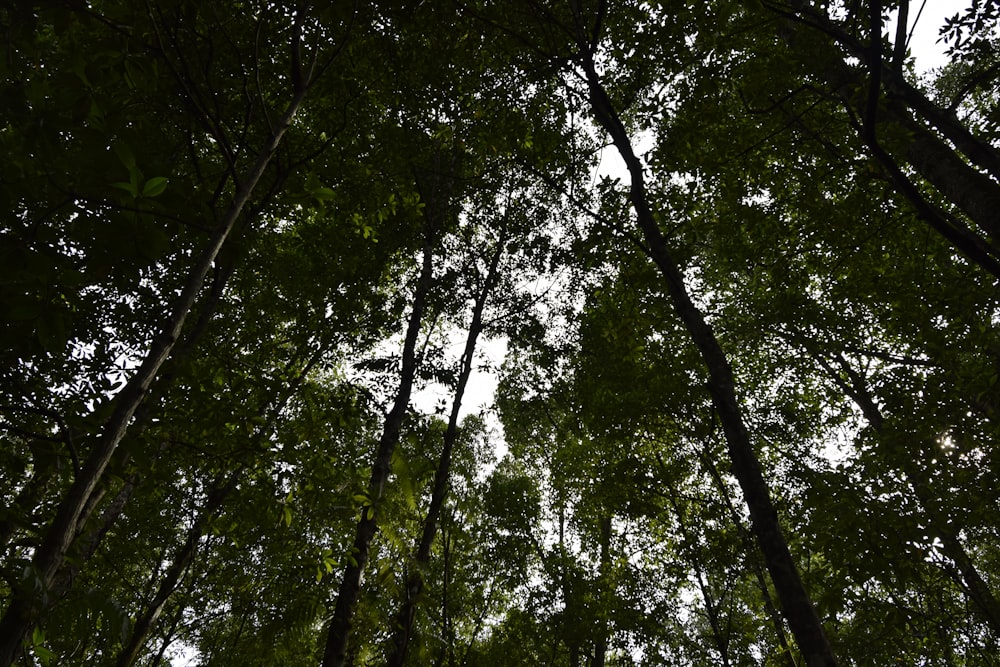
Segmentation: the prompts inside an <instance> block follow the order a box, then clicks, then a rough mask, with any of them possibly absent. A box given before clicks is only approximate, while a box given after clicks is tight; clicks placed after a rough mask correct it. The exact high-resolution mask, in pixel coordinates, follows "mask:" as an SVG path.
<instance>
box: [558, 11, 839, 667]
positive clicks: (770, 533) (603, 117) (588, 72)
mask: <svg viewBox="0 0 1000 667" xmlns="http://www.w3.org/2000/svg"><path fill="white" fill-rule="evenodd" d="M574 4H575V3H574ZM577 9H578V7H577ZM576 14H577V15H579V12H578V11H577V12H576ZM578 29H579V31H580V37H579V38H578V46H579V47H580V51H581V52H580V53H579V54H578V59H579V62H580V65H581V66H582V68H583V70H584V74H585V76H586V80H587V86H588V89H589V93H590V107H591V111H592V112H593V114H594V117H595V118H596V119H597V121H598V123H599V124H600V125H601V127H603V128H604V130H605V131H607V132H608V134H609V135H611V140H612V142H613V143H614V145H615V148H617V149H618V152H619V154H620V155H621V156H622V159H624V161H625V164H626V166H627V167H628V171H629V174H630V176H631V190H630V199H631V201H632V207H633V209H634V210H635V212H636V217H637V223H638V225H639V228H640V230H641V231H642V234H643V238H644V239H645V241H646V244H647V245H648V248H647V250H648V252H649V255H650V257H651V258H652V259H653V261H654V263H655V264H656V266H657V267H658V268H659V270H660V273H661V274H662V276H663V278H664V282H665V283H666V286H667V290H668V293H669V294H670V297H671V299H672V301H673V304H674V309H675V310H676V312H677V314H678V316H679V317H680V319H681V321H682V322H683V324H684V326H685V327H686V328H687V330H688V333H689V334H690V336H691V339H692V340H693V342H694V344H695V346H696V347H697V349H698V351H699V353H700V354H701V357H702V360H703V361H704V363H705V366H706V368H707V370H708V375H709V381H708V388H709V391H710V393H711V395H712V400H713V402H714V404H715V407H716V410H717V412H718V414H719V419H720V421H721V422H722V428H723V432H724V433H725V436H726V442H727V444H728V446H729V456H730V459H731V460H732V469H733V474H734V475H735V476H736V479H737V480H738V481H739V483H740V488H741V489H742V490H743V496H744V498H745V499H746V503H747V507H748V509H749V510H750V519H751V524H752V528H753V532H754V535H755V537H756V538H757V544H758V546H759V547H760V549H761V551H762V552H763V554H764V561H765V563H766V565H767V569H768V572H769V574H770V575H771V581H772V582H773V583H774V587H775V590H776V591H777V593H778V599H779V600H780V601H781V606H782V611H783V612H784V614H785V617H786V618H787V620H788V625H789V627H790V628H791V630H792V634H793V635H794V637H795V639H796V642H797V643H798V645H799V649H800V650H801V651H802V654H803V656H804V657H805V660H806V664H807V665H808V667H832V666H833V665H836V664H837V659H836V657H835V656H834V654H833V649H832V648H831V647H830V643H829V641H828V640H827V638H826V633H825V632H824V631H823V625H822V624H821V623H820V620H819V616H818V615H817V613H816V609H815V607H813V604H812V600H811V599H810V597H809V593H808V592H807V591H806V589H805V586H804V584H803V583H802V578H801V576H800V575H799V571H798V568H797V567H796V566H795V562H794V560H793V559H792V555H791V552H790V551H789V549H788V542H787V541H786V540H785V536H784V533H783V532H782V529H781V525H780V523H779V522H778V514H777V511H776V510H775V508H774V504H773V503H772V501H771V496H770V489H769V488H768V486H767V482H766V481H765V480H764V475H763V473H762V471H761V467H760V462H759V461H758V460H757V454H756V452H755V451H754V449H753V445H752V443H751V442H750V434H749V433H748V432H747V429H746V426H745V425H744V423H743V415H742V411H741V409H740V405H739V401H738V399H737V397H736V386H735V381H734V378H733V372H732V369H731V368H730V366H729V361H728V359H727V358H726V355H725V353H724V352H723V350H722V347H721V345H720V344H719V341H718V340H717V339H716V337H715V333H714V332H713V331H712V328H711V327H710V326H709V325H708V323H707V322H706V321H705V318H704V316H703V315H702V314H701V312H700V311H699V310H698V308H697V307H696V306H695V305H694V303H693V302H692V301H691V297H690V295H689V294H688V291H687V287H686V286H685V284H684V279H683V276H682V275H681V272H680V269H679V268H678V266H677V264H676V262H675V261H674V259H673V256H672V255H671V254H670V251H669V250H668V248H667V244H666V241H665V239H664V237H663V234H662V232H661V231H660V228H659V225H657V223H656V220H655V218H654V217H653V213H652V209H651V208H650V206H649V202H648V201H647V198H646V185H645V181H644V176H643V167H642V163H641V162H640V161H639V159H638V158H637V157H636V155H635V152H634V150H633V149H632V143H631V140H630V138H629V135H628V132H627V131H626V130H625V126H624V125H623V124H622V122H621V118H620V117H619V115H618V112H617V110H616V109H615V108H614V106H613V105H612V103H611V100H610V98H609V97H608V94H607V92H606V91H605V89H604V87H603V85H602V84H601V80H600V77H599V76H598V74H597V70H596V67H595V65H594V54H593V50H592V48H591V45H590V40H589V39H588V38H586V37H584V35H585V34H586V33H585V31H584V30H583V28H582V26H578Z"/></svg>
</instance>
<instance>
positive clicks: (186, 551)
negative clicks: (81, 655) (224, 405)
mask: <svg viewBox="0 0 1000 667" xmlns="http://www.w3.org/2000/svg"><path fill="white" fill-rule="evenodd" d="M242 472H243V469H242V468H240V469H238V470H236V471H234V472H233V473H231V474H230V475H229V477H228V479H226V480H225V481H224V482H223V481H221V480H220V482H217V483H215V484H213V485H212V489H211V490H210V491H209V492H208V502H207V503H206V504H205V507H203V508H202V510H201V514H200V515H199V516H198V519H197V520H196V521H195V522H194V525H193V526H191V528H190V529H189V530H188V534H187V538H186V539H185V541H184V544H183V545H181V548H180V549H179V550H178V551H177V553H175V554H174V557H173V559H172V561H171V563H170V566H169V567H168V568H167V571H166V572H165V573H164V575H163V578H162V579H161V580H160V585H159V587H158V588H157V590H156V594H155V595H154V596H153V599H152V600H151V601H150V602H149V604H148V605H146V608H145V609H144V610H143V611H142V613H141V614H139V616H138V618H136V620H135V622H134V623H133V624H132V632H131V633H130V635H129V638H128V641H127V642H126V643H125V647H124V648H123V649H122V651H121V653H119V654H118V658H117V660H116V661H115V665H116V667H129V666H130V665H132V664H133V663H134V662H135V661H136V659H137V658H138V657H139V652H140V651H141V650H142V648H143V646H145V644H146V639H147V638H148V637H149V633H150V632H151V631H152V629H153V625H154V624H155V623H156V621H157V620H158V619H159V618H160V614H162V613H163V609H164V608H165V607H166V605H167V601H168V600H169V599H170V596H171V595H172V594H173V592H174V591H175V590H176V588H177V584H178V582H179V581H180V579H181V577H183V576H184V573H185V572H187V569H188V567H189V566H190V565H191V563H192V562H194V557H195V553H196V551H197V549H198V543H199V542H200V541H201V538H202V537H203V536H204V534H205V529H206V527H207V526H208V523H209V521H210V520H211V519H212V518H213V517H214V516H216V514H217V513H218V510H219V508H220V507H221V506H222V503H223V502H224V501H225V499H226V497H227V496H229V494H230V493H232V491H233V490H234V489H235V488H236V484H237V482H238V481H239V479H240V476H241V474H242Z"/></svg>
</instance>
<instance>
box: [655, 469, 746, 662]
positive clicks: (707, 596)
mask: <svg viewBox="0 0 1000 667" xmlns="http://www.w3.org/2000/svg"><path fill="white" fill-rule="evenodd" d="M657 458H658V459H659V458H660V457H659V455H657ZM660 467H661V468H665V467H666V466H664V464H663V461H662V460H660ZM665 484H666V485H667V491H668V493H667V500H668V501H669V502H670V507H671V508H672V509H673V510H674V514H675V515H676V516H677V525H678V526H679V527H680V529H681V537H682V538H683V539H684V541H685V542H687V543H688V544H689V545H692V550H693V549H694V546H695V545H696V544H697V540H696V539H695V538H694V536H693V535H692V534H691V531H690V530H688V525H687V522H686V521H685V520H684V513H683V512H682V511H681V508H680V505H679V504H678V503H677V495H678V494H677V491H676V490H675V489H674V488H673V486H672V485H671V484H670V483H669V481H667V480H666V476H665ZM691 565H692V567H694V571H695V576H696V577H697V581H698V589H699V590H700V591H701V597H702V600H704V602H705V613H706V615H707V616H708V625H709V627H710V628H712V638H713V639H714V640H715V649H716V650H717V651H718V652H719V660H720V661H721V662H720V664H722V665H723V666H724V667H729V665H730V662H729V637H727V636H726V635H725V633H723V631H722V624H721V623H720V622H719V620H720V619H719V604H718V602H717V601H716V600H715V597H714V596H713V595H712V591H711V589H710V588H709V585H708V580H707V579H706V576H705V568H704V567H702V562H701V557H700V556H697V555H695V554H694V553H692V554H691Z"/></svg>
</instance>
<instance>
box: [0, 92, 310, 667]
mask: <svg viewBox="0 0 1000 667" xmlns="http://www.w3.org/2000/svg"><path fill="white" fill-rule="evenodd" d="M305 94H306V88H305V87H304V86H303V87H300V88H299V89H298V90H296V91H295V93H294V95H293V97H292V100H291V102H290V103H289V104H288V106H287V108H286V109H285V112H284V114H283V115H282V117H281V119H280V120H279V122H278V123H277V124H276V125H275V128H274V131H273V132H272V134H271V136H270V137H269V139H268V141H267V143H266V144H265V145H264V146H263V147H262V148H261V149H260V151H259V152H258V153H257V156H256V160H255V162H254V164H253V166H252V167H251V169H250V171H249V172H248V173H247V174H246V176H245V177H244V179H243V181H242V183H240V184H239V187H238V189H237V191H236V194H235V195H234V197H233V201H232V203H231V204H230V206H229V209H228V210H227V212H226V215H225V216H224V218H223V220H222V222H221V223H220V224H219V226H218V227H217V228H216V230H215V232H214V233H213V234H212V238H211V240H210V242H209V244H208V246H207V247H206V248H205V249H204V250H203V251H202V253H201V256H200V257H199V259H198V261H197V263H196V264H195V266H194V267H193V268H192V269H191V271H190V273H189V274H188V278H187V281H186V282H185V284H184V288H183V290H182V291H181V294H180V295H179V296H178V298H177V300H176V301H175V302H174V305H173V307H172V309H171V315H170V318H169V320H168V321H167V322H166V323H165V324H164V326H163V327H162V328H161V330H160V332H159V334H158V335H157V336H156V337H155V338H154V339H153V342H152V346H151V348H150V350H149V352H148V353H147V354H146V357H145V359H144V360H143V362H142V364H141V365H140V367H139V369H138V371H137V372H136V374H135V375H134V376H132V378H131V379H130V380H129V382H128V383H127V384H126V385H125V387H124V388H123V389H122V391H121V393H120V394H119V395H118V396H117V398H116V400H115V408H114V411H113V413H112V415H111V417H110V418H109V419H108V421H107V423H106V424H105V425H104V429H103V432H102V433H101V436H100V437H99V439H98V440H97V443H96V445H95V446H94V449H93V450H92V451H91V453H90V456H89V457H88V458H87V461H86V463H85V464H84V466H83V468H82V470H81V471H80V474H79V475H78V476H77V477H76V479H75V481H74V483H73V485H72V486H71V487H70V489H69V491H68V493H67V494H66V497H65V498H64V499H63V501H62V503H60V506H59V509H58V511H57V513H56V516H55V518H54V519H53V520H52V523H51V524H50V525H49V527H48V529H47V530H46V532H45V536H44V537H43V539H42V543H41V544H40V545H39V547H38V549H37V550H36V551H35V555H34V558H33V559H32V571H33V573H34V577H35V581H31V582H28V583H27V584H22V585H20V586H18V587H17V588H16V589H15V590H14V592H13V595H12V598H11V602H10V605H9V606H8V607H7V611H6V613H5V614H4V616H3V619H2V620H0V667H9V666H10V665H11V664H12V663H13V662H14V660H15V659H16V658H17V656H18V655H19V654H20V652H21V647H22V644H23V642H24V638H25V637H26V636H27V635H28V634H30V632H31V630H32V629H33V628H34V627H35V625H36V624H37V623H38V621H39V619H40V618H41V617H42V616H43V615H44V614H45V612H46V611H47V609H48V607H49V602H48V597H47V593H48V591H49V589H50V588H51V586H52V584H53V582H54V581H55V578H56V576H57V574H58V572H59V570H60V568H61V567H62V564H63V561H64V560H65V558H66V554H67V552H68V551H69V549H70V547H71V546H72V543H73V540H74V537H75V536H76V532H77V527H78V526H80V525H82V524H83V523H85V522H86V520H87V519H88V515H89V512H90V511H92V508H90V509H88V500H89V499H90V498H91V497H92V496H93V494H94V492H95V490H97V487H98V485H99V484H100V482H101V480H102V478H103V476H104V471H105V470H106V469H107V466H108V463H109V462H110V461H111V457H112V455H113V454H114V452H115V450H116V448H117V447H118V444H119V443H120V442H121V441H122V439H123V438H124V437H125V434H126V432H127V431H128V428H129V425H130V423H131V421H132V417H133V415H134V414H135V412H136V410H137V409H138V408H139V405H140V404H141V403H142V401H143V398H144V397H145V395H146V392H147V391H148V390H149V387H150V385H152V383H153V380H155V379H156V377H157V374H158V373H159V371H160V368H161V367H162V366H163V364H164V362H165V361H166V360H167V358H168V357H169V356H170V353H171V351H172V350H173V348H174V346H175V344H176V342H177V341H178V339H179V338H180V336H181V331H182V329H183V328H184V323H185V321H186V320H187V317H188V314H189V313H190V312H191V310H192V308H193V307H194V304H195V302H196V301H197V298H198V294H199V292H200V291H201V287H202V285H203V283H204V281H205V277H206V276H207V275H208V272H209V270H210V269H211V267H212V264H213V263H214V261H215V259H216V257H217V256H218V254H219V251H220V250H221V249H222V246H223V244H225V242H226V239H227V237H228V236H229V233H230V231H232V229H233V227H234V225H235V224H236V221H237V220H238V219H239V217H240V214H241V213H242V212H243V208H244V207H245V206H246V205H247V202H248V201H249V200H250V198H251V196H252V194H253V192H254V190H255V188H256V187H257V184H258V183H259V182H260V179H261V177H262V176H263V174H264V170H265V169H266V168H267V166H268V164H269V163H270V162H271V158H272V156H273V155H274V153H275V151H276V150H277V148H278V146H279V145H280V143H281V140H282V138H283V137H284V135H285V132H286V131H287V130H288V128H289V127H291V124H292V121H293V119H294V118H295V114H296V113H297V112H298V110H299V108H300V107H301V105H302V102H303V100H304V99H305Z"/></svg>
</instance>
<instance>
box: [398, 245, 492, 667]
mask: <svg viewBox="0 0 1000 667" xmlns="http://www.w3.org/2000/svg"><path fill="white" fill-rule="evenodd" d="M506 239H507V234H506V232H501V234H500V238H499V239H498V240H497V243H496V248H495V249H494V251H493V257H492V258H491V259H490V265H489V269H488V270H487V273H486V277H485V280H484V283H483V287H482V289H481V290H480V291H479V293H478V294H477V295H476V301H475V304H474V305H473V308H472V322H471V323H470V324H469V331H468V335H467V336H466V340H465V350H464V351H463V352H462V361H461V369H460V371H459V375H458V384H457V385H456V387H455V398H454V400H453V401H452V405H451V414H450V415H449V418H448V428H447V429H446V430H445V434H444V443H443V446H442V448H441V455H440V457H439V458H438V465H437V470H436V471H435V473H434V487H433V490H432V492H431V502H430V506H429V507H428V509H427V517H426V518H425V519H424V528H423V532H422V534H421V536H420V540H419V541H418V543H417V547H416V558H415V561H416V562H415V564H414V567H412V568H411V570H410V574H409V576H408V577H407V582H406V598H405V599H404V600H403V605H402V608H401V609H400V612H399V618H398V621H397V629H396V634H395V636H394V637H393V651H392V654H391V655H390V656H389V660H388V662H387V664H388V665H389V666H390V667H401V665H402V664H403V662H404V661H405V660H406V652H407V649H408V647H409V643H410V636H411V633H412V632H413V620H414V618H415V616H416V610H417V600H418V599H419V597H420V594H421V592H422V591H423V588H424V572H425V571H426V569H427V565H428V563H430V559H431V546H432V545H433V543H434V536H435V534H436V533H437V525H438V517H439V516H440V514H441V507H442V506H443V505H444V501H445V496H446V495H447V493H448V481H449V478H450V475H451V456H452V452H453V450H454V447H455V441H456V440H457V439H458V416H459V413H460V411H461V409H462V398H463V397H464V396H465V389H466V386H467V385H468V383H469V376H471V375H472V363H473V360H474V357H475V353H476V344H477V342H478V340H479V335H480V334H481V333H482V330H483V310H484V309H485V308H486V302H487V300H488V299H489V297H490V292H492V290H493V287H494V285H495V284H496V281H497V272H498V267H499V264H500V257H501V256H502V255H503V252H504V245H505V244H506Z"/></svg>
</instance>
